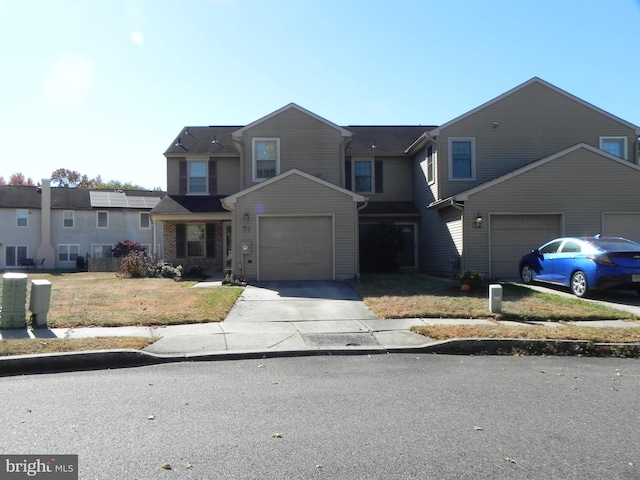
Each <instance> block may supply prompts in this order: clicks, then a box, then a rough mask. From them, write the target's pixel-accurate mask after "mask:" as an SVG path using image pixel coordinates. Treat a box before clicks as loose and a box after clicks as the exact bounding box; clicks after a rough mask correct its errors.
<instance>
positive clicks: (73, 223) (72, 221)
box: [62, 210, 76, 228]
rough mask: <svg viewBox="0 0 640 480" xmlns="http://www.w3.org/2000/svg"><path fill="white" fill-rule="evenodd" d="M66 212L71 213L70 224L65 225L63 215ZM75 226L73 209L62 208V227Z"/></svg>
mask: <svg viewBox="0 0 640 480" xmlns="http://www.w3.org/2000/svg"><path fill="white" fill-rule="evenodd" d="M67 213H70V214H71V225H65V223H66V220H67V218H66V217H65V215H66V214H67ZM75 226H76V215H75V212H74V211H73V210H63V211H62V228H74V227H75Z"/></svg>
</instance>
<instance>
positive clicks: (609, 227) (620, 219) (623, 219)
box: [602, 213, 640, 243]
mask: <svg viewBox="0 0 640 480" xmlns="http://www.w3.org/2000/svg"><path fill="white" fill-rule="evenodd" d="M602 234H603V235H606V236H611V237H624V238H628V239H629V240H633V241H634V242H639V243H640V213H605V214H603V215H602Z"/></svg>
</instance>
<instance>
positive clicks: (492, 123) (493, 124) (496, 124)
mask: <svg viewBox="0 0 640 480" xmlns="http://www.w3.org/2000/svg"><path fill="white" fill-rule="evenodd" d="M498 125H500V122H495V121H494V122H491V126H492V127H493V128H498Z"/></svg>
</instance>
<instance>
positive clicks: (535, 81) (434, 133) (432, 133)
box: [429, 77, 640, 137]
mask: <svg viewBox="0 0 640 480" xmlns="http://www.w3.org/2000/svg"><path fill="white" fill-rule="evenodd" d="M532 84H538V85H542V86H544V87H546V88H548V89H550V90H552V91H554V92H556V93H558V94H560V95H562V96H564V97H566V98H568V99H570V100H573V101H574V102H577V103H579V104H581V105H583V106H585V107H587V108H589V109H591V110H593V111H594V112H597V113H599V114H600V115H603V116H605V117H607V118H609V119H611V120H614V121H616V122H619V123H621V124H622V125H624V126H626V127H628V128H631V129H632V130H634V131H635V134H636V135H640V127H638V126H637V125H634V124H632V123H629V122H627V121H625V120H622V119H621V118H619V117H616V116H615V115H612V114H610V113H609V112H606V111H604V110H602V109H601V108H598V107H596V106H595V105H592V104H590V103H588V102H585V101H584V100H582V99H581V98H578V97H576V96H575V95H572V94H570V93H568V92H566V91H564V90H562V89H560V88H558V87H556V86H555V85H552V84H550V83H549V82H546V81H544V80H542V79H541V78H538V77H533V78H532V79H530V80H528V81H526V82H524V83H523V84H521V85H518V86H517V87H515V88H512V89H511V90H509V91H507V92H505V93H503V94H502V95H499V96H497V97H496V98H494V99H492V100H489V101H488V102H486V103H483V104H482V105H480V106H478V107H476V108H474V109H473V110H469V111H468V112H466V113H464V114H462V115H460V116H458V117H456V118H454V119H453V120H450V121H448V122H446V123H445V124H443V125H440V126H439V127H437V128H434V129H433V130H431V131H430V132H429V136H430V137H436V136H438V135H440V133H441V131H442V130H444V129H446V128H448V127H450V126H452V125H454V124H456V123H458V122H460V121H462V120H464V119H466V118H468V117H470V116H471V115H473V114H475V113H477V112H479V111H480V110H483V109H485V108H487V107H490V106H491V105H494V104H495V103H497V102H499V101H500V100H502V99H504V98H506V97H508V96H510V95H513V94H514V93H516V92H519V91H521V90H524V89H526V88H527V87H529V86H530V85H532Z"/></svg>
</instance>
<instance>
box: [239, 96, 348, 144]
mask: <svg viewBox="0 0 640 480" xmlns="http://www.w3.org/2000/svg"><path fill="white" fill-rule="evenodd" d="M290 109H295V110H297V111H299V112H301V113H303V114H305V115H308V116H309V117H311V118H313V119H315V120H318V121H319V122H322V123H324V124H325V125H328V126H329V127H331V128H334V129H336V130H338V131H339V132H340V135H342V136H343V137H350V136H351V135H352V134H351V132H350V131H349V130H346V129H344V128H342V127H340V126H338V125H336V124H335V123H332V122H330V121H329V120H326V119H324V118H322V117H320V116H319V115H316V114H315V113H313V112H310V111H309V110H306V109H304V108H302V107H300V106H299V105H296V104H295V103H290V104H289V105H285V106H284V107H282V108H280V109H278V110H276V111H275V112H272V113H270V114H269V115H266V116H264V117H262V118H260V119H258V120H256V121H255V122H252V123H250V124H249V125H247V126H245V127H242V128H240V129H238V130H236V131H234V132H233V133H232V134H231V136H232V137H233V138H240V137H242V135H243V134H244V132H246V131H247V130H249V129H250V128H253V127H255V126H256V125H259V124H260V123H262V122H266V121H267V120H270V119H272V118H273V117H276V116H278V115H280V114H281V113H283V112H285V111H287V110H290Z"/></svg>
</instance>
